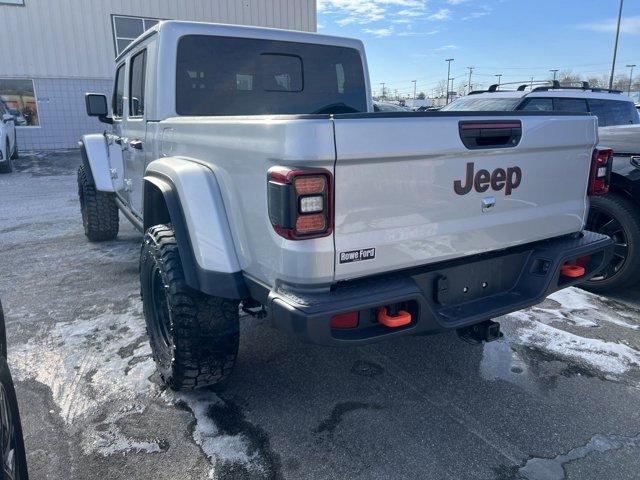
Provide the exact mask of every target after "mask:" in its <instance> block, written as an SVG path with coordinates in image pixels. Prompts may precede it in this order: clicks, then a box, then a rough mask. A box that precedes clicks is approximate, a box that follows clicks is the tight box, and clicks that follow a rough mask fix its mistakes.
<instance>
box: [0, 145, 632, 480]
mask: <svg viewBox="0 0 640 480" xmlns="http://www.w3.org/2000/svg"><path fill="white" fill-rule="evenodd" d="M78 164H79V155H78V153H77V152H67V153H56V154H49V155H33V156H23V158H22V159H21V160H18V161H17V163H16V167H17V172H16V173H13V174H9V175H3V176H0V205H1V206H0V259H1V261H2V267H3V268H2V273H1V274H0V298H1V299H2V302H3V304H4V307H5V313H6V317H7V332H8V338H9V342H10V344H9V364H10V366H11V369H12V372H13V375H14V379H15V380H16V388H17V394H18V399H19V403H20V408H21V413H22V418H23V423H24V431H25V442H26V447H27V453H28V461H29V468H30V473H31V477H32V478H33V479H35V480H38V479H45V478H47V479H62V478H64V479H76V478H77V479H94V478H100V479H104V478H109V479H148V478H154V479H183V478H184V479H204V478H218V479H225V480H227V479H263V478H264V479H389V478H402V479H414V478H415V479H458V480H459V479H500V480H507V479H526V480H543V479H544V480H547V479H548V480H556V479H557V480H560V479H563V478H567V479H602V478H616V479H638V478H640V408H638V406H639V405H640V298H639V297H640V296H639V293H640V289H638V288H636V289H634V290H631V291H627V292H622V293H620V294H619V295H617V296H616V297H615V298H608V299H607V298H602V297H598V296H595V295H592V294H589V293H586V292H584V291H582V290H578V289H570V290H568V291H565V292H560V293H558V294H556V295H554V296H553V298H552V299H549V300H547V301H546V302H545V303H544V304H542V305H540V306H538V307H535V308H533V309H530V310H527V311H523V312H518V313H516V314H513V315H509V316H507V317H506V318H501V319H500V322H501V323H502V325H503V331H504V333H505V337H504V339H503V340H501V341H499V342H494V343H490V344H486V345H483V346H476V345H469V344H467V343H464V342H462V341H460V340H458V339H457V337H456V336H455V335H453V334H451V335H440V336H420V337H411V338H402V339H397V340H395V341H391V342H387V343H381V344H375V345H372V346H366V347H360V348H353V349H332V348H327V347H318V346H313V345H308V344H305V343H302V342H301V341H299V340H298V339H296V338H295V337H291V336H287V335H285V334H283V333H281V332H279V331H276V330H274V329H272V328H271V327H270V326H269V324H268V323H267V322H266V321H264V320H255V319H252V318H244V319H243V320H242V336H241V345H240V354H239V358H238V363H237V366H236V369H235V373H234V375H233V376H232V378H231V379H230V381H229V382H228V384H227V385H226V386H225V388H224V389H222V390H219V391H209V390H204V391H197V392H192V393H185V394H176V393H173V392H170V391H167V390H165V389H163V388H162V387H161V385H160V384H159V383H158V381H157V378H156V376H155V374H154V364H153V361H152V360H151V358H150V353H149V347H148V343H147V340H146V334H145V328H144V320H143V318H142V313H141V310H142V309H141V303H140V299H139V286H138V277H137V269H138V255H139V244H140V239H141V236H140V234H138V233H137V232H136V231H135V230H134V229H133V227H131V226H130V225H129V224H128V223H127V222H126V220H124V219H121V230H120V232H121V233H120V235H119V237H118V239H117V240H116V241H113V242H106V243H102V244H90V243H88V242H87V241H86V239H85V237H84V235H83V232H82V225H81V219H80V212H79V206H78V200H77V193H76V189H77V187H76V178H75V171H76V169H77V166H78ZM121 217H122V216H121Z"/></svg>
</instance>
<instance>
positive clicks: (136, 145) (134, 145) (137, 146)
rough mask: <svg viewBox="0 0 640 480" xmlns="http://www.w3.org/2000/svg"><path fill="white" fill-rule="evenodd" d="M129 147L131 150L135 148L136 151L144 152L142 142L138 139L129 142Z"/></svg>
mask: <svg viewBox="0 0 640 480" xmlns="http://www.w3.org/2000/svg"><path fill="white" fill-rule="evenodd" d="M129 146H130V147H131V148H135V149H136V150H142V140H138V139H136V140H131V141H130V142H129Z"/></svg>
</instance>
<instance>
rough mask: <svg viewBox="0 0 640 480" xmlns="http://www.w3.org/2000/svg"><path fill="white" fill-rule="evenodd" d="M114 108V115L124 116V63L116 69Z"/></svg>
mask: <svg viewBox="0 0 640 480" xmlns="http://www.w3.org/2000/svg"><path fill="white" fill-rule="evenodd" d="M111 103H112V105H111V107H112V109H113V116H114V117H118V118H120V117H122V114H123V111H124V63H123V64H122V65H120V66H119V67H118V70H116V84H115V86H114V88H113V99H112V102H111Z"/></svg>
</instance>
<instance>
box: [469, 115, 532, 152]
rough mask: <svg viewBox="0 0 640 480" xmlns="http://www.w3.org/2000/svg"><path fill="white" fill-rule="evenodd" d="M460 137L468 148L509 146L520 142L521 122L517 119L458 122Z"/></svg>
mask: <svg viewBox="0 0 640 480" xmlns="http://www.w3.org/2000/svg"><path fill="white" fill-rule="evenodd" d="M458 131H459V132H460V139H461V140H462V143H464V146H465V147H467V148H468V149H470V150H477V149H480V148H510V147H515V146H516V145H518V143H520V139H521V138H522V123H521V122H520V121H519V120H517V121H504V120H488V121H482V122H476V121H473V122H460V123H459V124H458Z"/></svg>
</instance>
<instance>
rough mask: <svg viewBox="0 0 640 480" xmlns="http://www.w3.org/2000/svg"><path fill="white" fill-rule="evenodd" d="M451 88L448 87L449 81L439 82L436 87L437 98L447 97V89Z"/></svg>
mask: <svg viewBox="0 0 640 480" xmlns="http://www.w3.org/2000/svg"><path fill="white" fill-rule="evenodd" d="M448 87H449V85H447V81H446V80H444V79H443V80H440V81H439V82H438V84H437V85H436V88H435V93H436V96H437V97H444V96H446V95H447V88H448Z"/></svg>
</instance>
